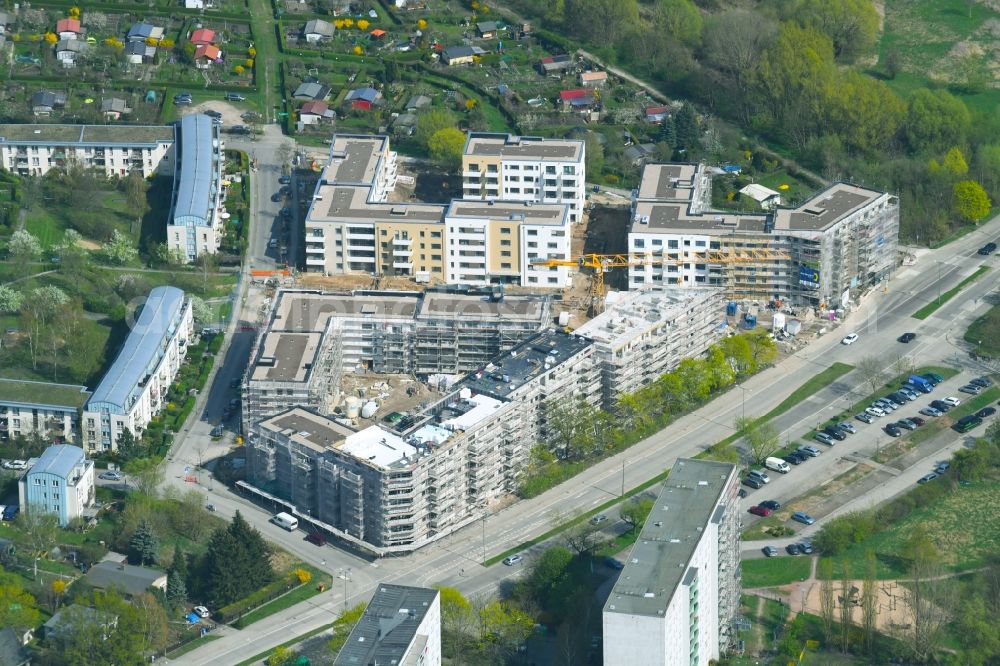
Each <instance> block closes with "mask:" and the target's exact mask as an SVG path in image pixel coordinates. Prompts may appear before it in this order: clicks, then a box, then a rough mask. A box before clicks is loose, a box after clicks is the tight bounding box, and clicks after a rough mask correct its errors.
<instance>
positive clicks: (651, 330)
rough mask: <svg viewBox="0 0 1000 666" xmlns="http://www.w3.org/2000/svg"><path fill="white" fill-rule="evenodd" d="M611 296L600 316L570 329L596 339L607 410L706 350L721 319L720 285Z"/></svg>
mask: <svg viewBox="0 0 1000 666" xmlns="http://www.w3.org/2000/svg"><path fill="white" fill-rule="evenodd" d="M614 296H615V297H616V299H614V300H612V299H610V298H609V299H608V300H609V302H608V306H607V308H606V309H605V311H604V312H603V313H602V314H600V315H599V316H597V317H595V318H593V319H591V320H590V321H588V322H587V323H585V324H584V325H583V326H581V327H579V328H577V329H576V330H575V331H574V332H575V333H576V334H577V335H579V336H581V337H585V338H588V339H590V340H593V342H594V350H595V355H596V357H597V359H598V362H599V365H600V372H601V381H602V385H603V389H602V394H603V407H604V409H606V410H608V411H613V410H615V408H616V403H617V400H618V398H619V397H620V396H621V395H622V394H625V393H633V392H635V391H638V390H639V389H641V388H642V387H644V386H646V385H648V384H651V383H653V382H654V381H656V380H657V378H659V377H660V376H661V375H663V374H665V373H667V372H671V371H672V370H674V369H676V368H677V366H678V364H679V363H680V362H681V360H683V359H685V358H696V357H699V356H701V355H702V354H704V353H705V351H707V350H708V347H709V346H710V345H711V344H712V343H714V342H715V341H716V340H718V339H719V335H720V333H719V325H720V324H722V323H724V321H725V316H724V315H725V304H724V302H723V295H722V290H720V289H715V288H702V289H694V288H689V289H685V288H667V287H647V288H644V289H641V290H639V291H630V292H618V293H616V294H614Z"/></svg>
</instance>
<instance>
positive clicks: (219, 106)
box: [179, 93, 243, 127]
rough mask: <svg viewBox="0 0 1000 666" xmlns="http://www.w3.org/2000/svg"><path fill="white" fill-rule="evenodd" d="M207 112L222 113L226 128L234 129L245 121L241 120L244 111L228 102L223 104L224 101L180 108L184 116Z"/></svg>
mask: <svg viewBox="0 0 1000 666" xmlns="http://www.w3.org/2000/svg"><path fill="white" fill-rule="evenodd" d="M220 94H221V93H220ZM205 111H218V112H219V113H221V114H222V123H223V125H224V126H227V127H232V126H233V125H242V124H243V119H242V118H240V114H241V113H243V111H242V110H240V109H238V108H236V107H235V106H233V105H232V104H230V103H228V102H223V101H222V100H218V101H214V100H213V101H211V102H202V103H201V104H195V105H194V106H182V107H180V108H179V113H180V115H182V116H186V115H190V114H192V113H204V112H205Z"/></svg>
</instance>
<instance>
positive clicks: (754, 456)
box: [734, 416, 779, 465]
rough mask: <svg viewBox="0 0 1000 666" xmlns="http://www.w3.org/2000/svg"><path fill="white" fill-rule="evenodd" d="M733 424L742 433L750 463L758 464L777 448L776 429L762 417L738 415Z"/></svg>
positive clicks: (777, 434)
mask: <svg viewBox="0 0 1000 666" xmlns="http://www.w3.org/2000/svg"><path fill="white" fill-rule="evenodd" d="M734 426H735V428H736V430H737V432H740V433H742V435H743V441H744V442H746V446H747V455H748V456H749V458H750V460H751V464H754V465H760V464H763V462H764V460H766V459H767V458H768V457H770V456H771V454H773V453H774V452H775V451H777V450H778V448H779V441H778V437H779V433H778V429H777V428H775V427H774V425H773V424H771V422H770V421H766V420H764V419H763V418H759V417H756V416H739V417H737V418H736V422H735V423H734Z"/></svg>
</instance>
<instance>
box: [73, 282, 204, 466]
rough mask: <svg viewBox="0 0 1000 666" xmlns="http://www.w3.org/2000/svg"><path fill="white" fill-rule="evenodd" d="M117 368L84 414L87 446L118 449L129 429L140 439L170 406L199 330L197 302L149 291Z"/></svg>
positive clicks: (172, 290)
mask: <svg viewBox="0 0 1000 666" xmlns="http://www.w3.org/2000/svg"><path fill="white" fill-rule="evenodd" d="M131 328H132V331H131V333H129V335H128V338H126V339H125V344H123V345H122V348H121V350H120V351H119V352H118V356H117V358H115V362H114V364H112V366H111V368H110V369H109V370H108V371H107V373H106V374H105V375H104V378H103V379H101V383H100V384H99V385H98V386H97V388H96V389H94V393H93V395H91V396H90V400H88V401H87V406H86V407H85V408H84V411H83V427H82V430H83V441H84V443H85V445H86V448H87V449H89V450H92V451H94V450H96V451H109V450H114V449H116V448H117V446H118V439H119V437H121V434H122V432H124V431H125V430H126V429H128V430H131V431H132V434H134V435H135V436H136V437H138V436H140V435H141V434H142V431H143V430H144V429H145V427H146V425H147V424H148V423H149V421H150V419H152V418H153V416H155V415H156V414H157V413H158V412H159V411H160V410H161V409H162V408H163V407H164V406H165V404H166V397H167V389H169V387H170V384H171V383H172V382H173V380H174V377H176V376H177V371H178V370H179V369H180V366H181V363H182V362H183V361H184V356H185V354H186V353H187V345H188V341H189V340H190V339H191V335H192V333H193V330H194V326H193V322H192V318H191V300H190V299H189V298H187V297H186V296H185V295H184V292H183V291H181V290H180V289H177V288H176V287H157V288H155V289H153V290H152V291H150V292H149V296H148V297H147V298H146V303H145V304H144V305H143V306H142V308H141V309H140V310H139V314H138V317H137V318H136V319H135V321H134V322H132V323H131Z"/></svg>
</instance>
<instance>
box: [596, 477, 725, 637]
mask: <svg viewBox="0 0 1000 666" xmlns="http://www.w3.org/2000/svg"><path fill="white" fill-rule="evenodd" d="M734 469H735V465H731V464H729V463H722V462H715V461H711V460H695V459H692V458H679V459H678V460H677V462H676V463H675V464H674V467H673V469H671V470H670V476H668V477H667V480H666V481H664V482H663V490H661V491H660V495H659V497H657V498H656V503H655V504H654V505H653V510H652V511H651V512H650V514H649V517H648V518H647V519H646V523H645V524H644V525H643V527H642V532H641V533H640V534H639V539H638V540H637V541H636V542H635V545H634V546H633V547H632V552H631V553H630V554H629V558H628V561H627V562H626V563H625V568H624V569H622V571H621V573H620V574H619V575H618V580H617V582H615V586H614V588H613V589H612V590H611V595H610V596H609V597H608V601H607V603H606V604H605V606H604V612H605V613H623V614H627V615H646V616H650V617H663V616H664V613H665V612H666V610H667V606H669V605H670V599H671V598H672V597H673V594H674V591H675V590H676V589H677V586H678V585H679V584H680V582H681V580H682V579H683V577H684V575H685V574H686V573H687V571H688V565H689V563H690V561H691V556H692V555H694V551H695V549H696V548H697V546H698V542H699V541H700V540H701V538H702V536H704V535H705V533H706V530H705V526H706V525H708V524H709V523H710V522H713V521H717V520H718V519H719V516H716V515H715V514H716V506H717V505H718V503H719V500H720V499H721V497H722V492H723V490H724V489H725V487H726V482H727V480H728V479H729V476H730V474H731V473H732V472H733V470H734Z"/></svg>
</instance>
